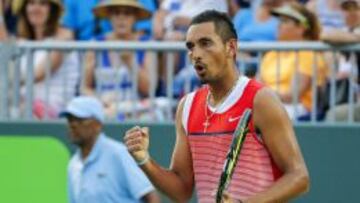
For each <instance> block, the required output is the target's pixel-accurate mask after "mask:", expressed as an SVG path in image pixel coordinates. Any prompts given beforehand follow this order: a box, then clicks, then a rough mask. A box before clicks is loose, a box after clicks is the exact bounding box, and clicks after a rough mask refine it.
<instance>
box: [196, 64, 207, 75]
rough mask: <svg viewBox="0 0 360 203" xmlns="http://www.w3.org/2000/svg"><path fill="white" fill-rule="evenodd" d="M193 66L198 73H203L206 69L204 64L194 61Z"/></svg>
mask: <svg viewBox="0 0 360 203" xmlns="http://www.w3.org/2000/svg"><path fill="white" fill-rule="evenodd" d="M194 68H195V70H196V72H197V73H198V74H204V72H205V71H206V65H204V64H201V63H196V64H195V65H194Z"/></svg>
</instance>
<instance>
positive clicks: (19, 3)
mask: <svg viewBox="0 0 360 203" xmlns="http://www.w3.org/2000/svg"><path fill="white" fill-rule="evenodd" d="M26 1H27V0H13V1H12V4H11V9H12V13H13V14H15V15H18V14H19V13H20V11H21V10H22V8H23V6H24V5H25V2H26ZM48 1H49V2H50V3H52V4H53V5H55V6H57V7H58V9H59V11H60V13H62V12H63V10H64V8H63V4H62V2H61V0H48Z"/></svg>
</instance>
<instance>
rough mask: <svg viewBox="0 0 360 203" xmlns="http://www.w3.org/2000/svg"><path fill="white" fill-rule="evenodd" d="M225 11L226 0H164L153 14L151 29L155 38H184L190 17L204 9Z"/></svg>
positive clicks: (177, 39)
mask: <svg viewBox="0 0 360 203" xmlns="http://www.w3.org/2000/svg"><path fill="white" fill-rule="evenodd" d="M211 9H214V10H218V11H221V12H227V9H228V7H227V1H226V0H164V1H162V2H161V7H160V9H159V10H158V11H157V12H156V13H155V14H154V19H153V31H154V33H153V34H154V38H155V39H157V40H172V41H180V40H184V38H185V32H186V31H187V28H188V26H189V24H190V21H191V18H192V17H193V16H195V15H197V14H199V13H201V12H202V11H205V10H211Z"/></svg>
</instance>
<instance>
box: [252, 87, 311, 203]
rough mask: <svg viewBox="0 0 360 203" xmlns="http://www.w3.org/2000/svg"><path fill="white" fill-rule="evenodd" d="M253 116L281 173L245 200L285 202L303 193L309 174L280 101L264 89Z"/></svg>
mask: <svg viewBox="0 0 360 203" xmlns="http://www.w3.org/2000/svg"><path fill="white" fill-rule="evenodd" d="M253 116H254V123H255V125H256V127H257V128H258V129H260V131H261V133H262V135H263V140H264V143H265V145H266V147H267V148H268V150H269V152H270V154H271V156H272V157H273V159H274V161H275V163H276V165H277V166H278V167H279V168H280V170H281V171H282V172H283V176H282V177H281V178H280V179H278V180H277V181H276V182H275V183H274V184H273V185H272V186H271V187H270V188H269V189H268V190H266V191H264V192H262V193H259V194H258V195H256V196H254V197H252V198H250V199H248V200H247V201H245V202H286V201H288V200H290V199H292V198H294V197H297V196H299V195H300V194H302V193H304V192H306V191H307V190H308V189H309V175H308V171H307V168H306V165H305V162H304V160H303V157H302V154H301V151H300V148H299V145H298V143H297V140H296V137H295V133H294V130H293V127H292V124H291V122H290V120H289V118H288V116H287V114H286V112H285V110H284V109H283V107H282V106H281V103H280V101H279V100H278V99H277V98H276V96H274V94H273V93H272V92H270V90H268V89H267V88H263V89H262V90H260V91H259V92H258V93H257V95H256V96H255V100H254V114H253Z"/></svg>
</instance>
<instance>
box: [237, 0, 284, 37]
mask: <svg viewBox="0 0 360 203" xmlns="http://www.w3.org/2000/svg"><path fill="white" fill-rule="evenodd" d="M282 3H283V0H263V1H262V3H261V4H260V6H257V7H256V8H255V10H254V11H253V10H252V9H251V8H245V9H240V10H239V11H238V12H237V13H236V15H235V16H234V19H233V21H234V24H235V29H236V33H237V35H238V36H239V40H240V41H275V40H276V36H277V27H278V24H279V22H278V20H277V19H276V18H275V17H273V16H271V13H270V11H271V10H272V9H273V8H276V7H279V6H281V5H282Z"/></svg>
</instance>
